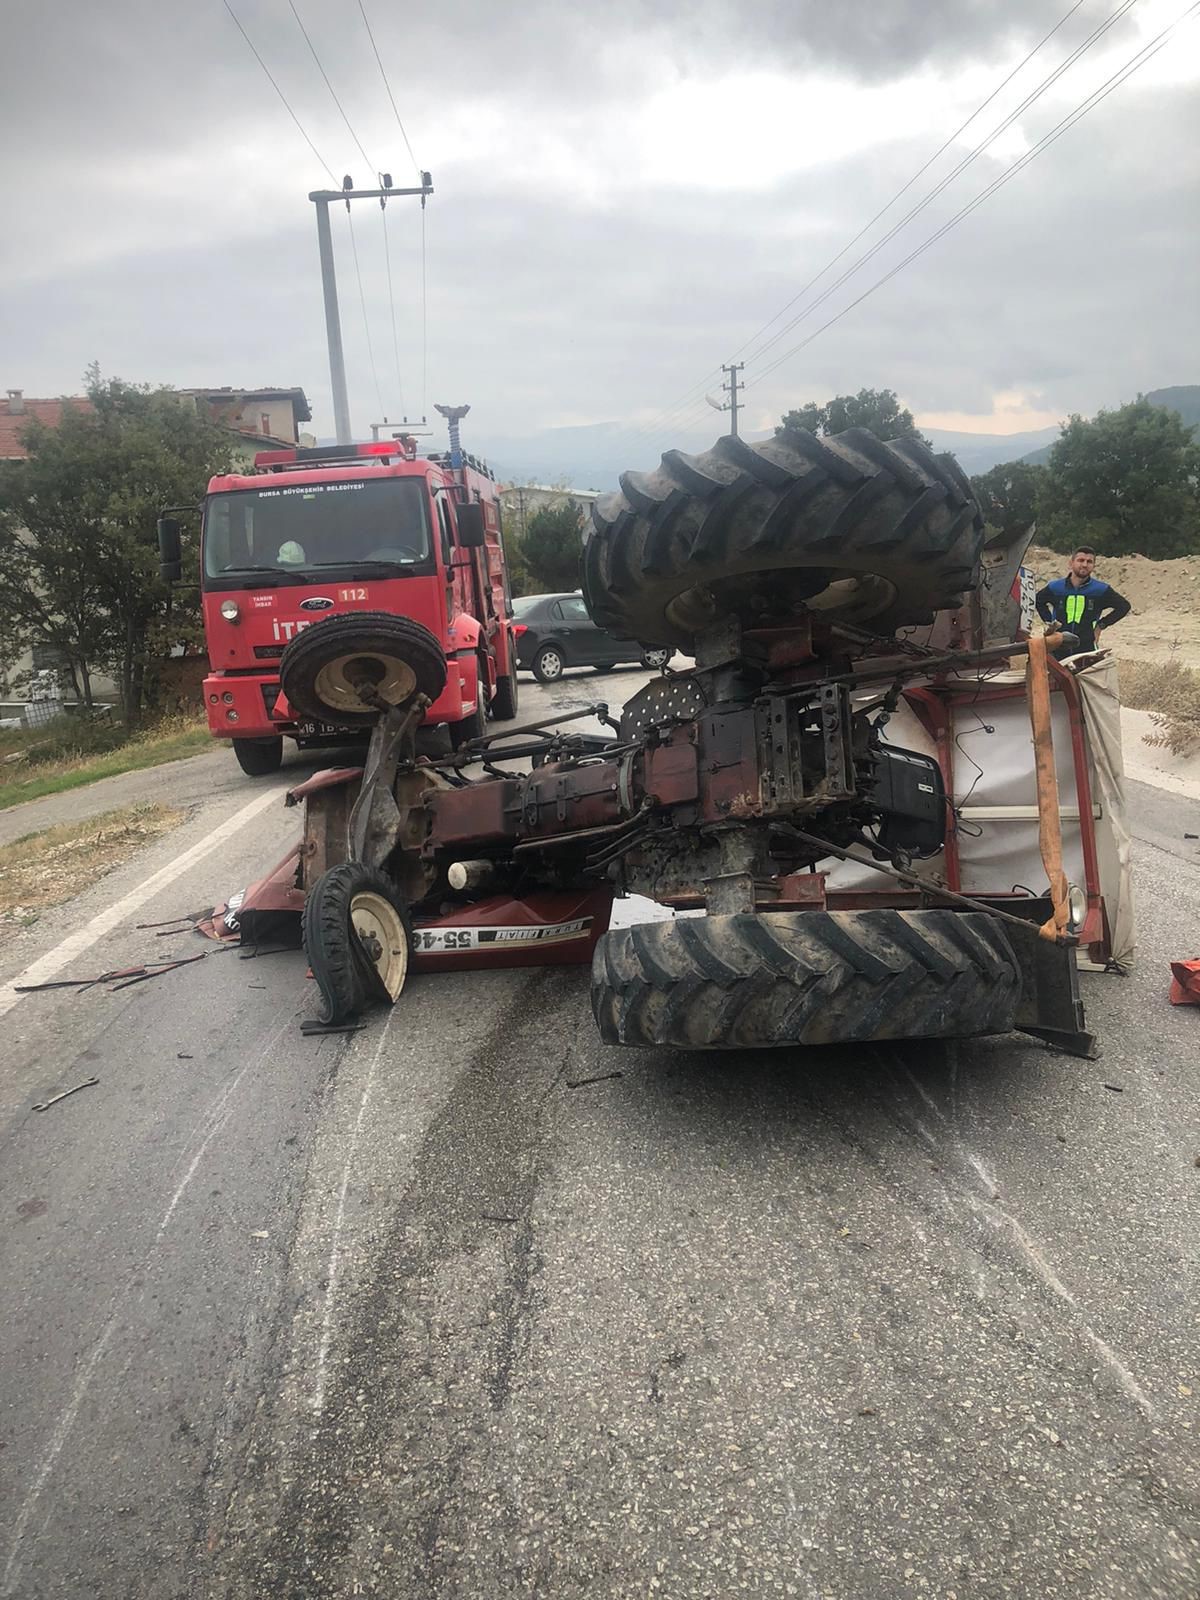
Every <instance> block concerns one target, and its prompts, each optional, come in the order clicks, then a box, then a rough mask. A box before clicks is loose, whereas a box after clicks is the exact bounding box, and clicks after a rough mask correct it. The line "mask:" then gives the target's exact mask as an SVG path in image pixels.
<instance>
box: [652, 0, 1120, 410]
mask: <svg viewBox="0 0 1200 1600" xmlns="http://www.w3.org/2000/svg"><path fill="white" fill-rule="evenodd" d="M1134 3H1135V0H1123V3H1122V5H1121V6H1119V7H1118V9H1117V11H1116V12H1115V13H1114V14H1113V15H1112V16H1111V17H1110V18H1109V19H1108V20H1107V21H1106V22H1105V23H1104V24H1102V25H1100V27H1099V28H1097V29H1095V30H1093V32H1092V34H1090V35H1089V36H1088V38H1087V39H1086V40H1085V41H1084V42H1083V44H1081V45H1079V46H1077V47H1076V49H1075V50H1074V51H1073V52H1072V53H1071V54H1070V55H1069V56H1068V57H1067V58H1066V59H1065V60H1064V62H1063V63H1062V64H1061V65H1060V66H1059V67H1058V68H1057V69H1056V70H1055V72H1054V73H1052V74H1051V75H1050V76H1049V77H1048V78H1046V79H1043V81H1042V83H1041V84H1040V85H1039V86H1038V88H1037V90H1035V91H1033V92H1032V94H1031V95H1029V96H1027V97H1026V99H1025V101H1023V102H1022V104H1021V105H1020V106H1019V107H1018V108H1017V110H1016V111H1015V112H1014V113H1013V114H1012V116H1011V117H1010V118H1009V119H1007V120H1006V121H1005V122H1004V123H1003V124H1001V126H1000V127H998V128H996V129H994V130H993V132H992V133H991V134H990V135H989V136H988V138H987V140H985V141H983V143H982V144H981V145H979V146H977V147H976V149H975V151H973V152H972V153H971V154H970V156H968V157H966V158H964V160H963V161H962V162H960V163H959V165H958V166H957V167H956V168H955V169H954V170H953V171H952V172H951V173H950V174H949V176H948V177H946V178H944V179H943V180H942V181H941V183H940V185H939V186H938V187H937V188H936V189H935V190H933V191H932V192H931V193H930V194H929V195H928V196H926V198H925V200H924V201H923V202H921V203H920V204H919V205H918V206H917V207H914V208H911V209H910V210H909V211H908V212H907V213H906V214H905V216H904V217H902V218H901V219H900V221H899V222H898V223H897V224H895V225H894V226H893V228H892V229H891V230H890V232H889V233H888V234H887V235H886V237H885V238H884V239H882V240H880V241H879V243H878V244H877V245H875V246H874V247H873V249H872V250H871V251H870V252H868V253H867V254H865V255H864V256H863V257H862V258H861V259H860V260H859V261H858V262H857V263H855V265H854V266H853V267H851V268H850V269H848V271H847V272H846V273H845V274H844V275H843V277H842V278H840V279H839V280H838V282H839V283H841V282H844V281H845V278H846V277H849V276H850V275H852V273H853V272H854V271H856V270H857V269H858V267H859V266H861V265H863V264H865V262H866V261H867V260H868V259H870V256H871V255H873V254H875V253H876V252H877V251H878V250H879V249H880V248H882V246H883V245H884V244H886V243H887V242H888V240H889V239H891V238H893V237H894V236H895V234H896V233H897V232H898V231H899V230H900V228H902V227H903V226H904V225H905V224H906V223H907V222H908V221H910V220H911V219H912V217H914V216H915V215H916V214H917V212H918V211H919V210H921V209H923V208H924V206H925V205H927V204H928V203H929V202H930V200H932V199H933V198H935V197H936V195H937V194H939V193H940V192H941V191H942V190H943V189H945V188H946V186H947V185H948V184H949V183H950V182H952V181H953V179H954V178H955V177H957V176H958V175H959V174H960V173H961V172H962V171H964V170H965V168H966V167H967V166H968V165H970V162H971V161H972V160H974V159H975V157H976V156H977V155H978V154H979V153H980V152H981V151H982V150H983V149H985V148H986V147H987V145H988V144H989V143H991V142H992V141H993V140H994V139H996V138H997V137H998V136H999V135H1000V134H1001V133H1002V132H1003V131H1004V130H1005V128H1006V127H1008V126H1009V125H1010V124H1011V122H1012V121H1013V120H1015V118H1016V117H1017V116H1019V115H1020V114H1021V112H1022V111H1023V110H1025V109H1026V108H1027V107H1028V106H1029V105H1030V104H1031V103H1032V102H1033V101H1034V100H1036V99H1037V98H1038V97H1039V95H1040V94H1042V93H1044V92H1045V90H1046V89H1047V88H1048V87H1049V86H1050V83H1052V82H1053V81H1054V80H1055V79H1056V78H1057V77H1060V76H1061V75H1062V73H1063V72H1065V71H1066V70H1067V68H1068V67H1069V66H1071V65H1072V64H1073V63H1074V62H1075V61H1076V60H1078V59H1079V56H1080V55H1081V54H1083V53H1084V51H1085V50H1087V49H1089V48H1090V46H1091V45H1092V44H1093V43H1095V41H1096V39H1097V38H1098V37H1100V36H1101V34H1102V33H1103V32H1105V31H1107V29H1108V28H1110V27H1111V26H1113V24H1114V23H1115V22H1117V21H1118V20H1119V19H1120V17H1121V16H1122V15H1124V13H1125V12H1126V11H1128V10H1129V9H1130V7H1131V6H1132V5H1133V4H1134ZM1080 4H1082V0H1075V3H1074V4H1073V5H1072V6H1071V7H1070V9H1069V10H1068V11H1066V12H1065V13H1064V14H1063V16H1062V17H1060V18H1059V20H1058V21H1057V22H1056V23H1055V25H1054V27H1053V28H1051V29H1050V31H1049V33H1047V34H1045V35H1044V36H1043V38H1042V39H1040V40H1039V41H1038V43H1037V44H1036V45H1035V46H1034V47H1033V49H1032V50H1030V51H1029V52H1028V54H1027V55H1026V56H1024V57H1023V59H1022V60H1021V61H1020V62H1019V63H1018V65H1017V66H1016V67H1014V68H1013V69H1012V71H1011V72H1009V73H1008V75H1007V76H1006V77H1005V78H1004V79H1003V80H1002V81H1001V82H1000V83H998V84H997V85H996V87H995V88H994V89H993V90H992V92H991V93H990V94H989V95H988V96H987V98H986V99H985V100H983V101H981V103H980V104H979V105H978V106H977V107H976V108H975V110H974V111H973V112H972V113H971V115H970V116H969V117H968V118H967V119H966V121H965V122H963V123H962V124H960V126H959V127H958V128H957V129H956V130H955V131H954V133H952V134H951V135H950V137H949V138H948V139H946V140H945V141H944V142H943V143H942V144H941V145H940V146H939V148H938V149H937V150H936V151H935V152H934V153H933V155H932V156H930V157H929V159H928V160H927V161H926V162H925V163H924V164H923V165H922V166H921V167H919V168H918V169H917V171H916V172H915V173H913V175H912V177H911V178H909V179H908V181H907V182H906V183H904V184H903V185H902V186H901V187H900V188H899V189H898V190H897V191H896V193H895V194H893V195H892V197H891V199H890V200H888V201H887V203H886V204H885V205H884V206H882V207H881V208H880V210H878V211H877V212H876V213H875V215H874V216H873V217H872V218H871V219H870V221H869V222H867V223H866V224H865V225H864V226H863V227H862V228H860V229H859V231H858V233H856V234H855V235H854V237H853V238H852V239H850V240H849V241H848V242H847V243H846V244H845V245H844V246H843V247H842V249H841V250H839V251H838V253H837V254H836V255H835V256H834V257H833V258H832V259H831V260H829V261H827V262H826V263H825V265H824V266H823V267H822V268H821V269H820V271H819V272H817V273H816V274H814V276H813V277H812V278H810V279H809V280H808V282H807V283H806V284H805V285H804V286H803V287H802V288H801V289H799V290H798V291H797V293H796V294H795V295H793V296H792V298H791V299H790V300H789V301H788V302H787V304H786V305H785V306H783V307H782V309H781V310H780V311H778V312H776V314H775V315H774V316H773V317H771V318H770V319H769V320H768V321H767V322H766V323H764V324H763V326H762V327H761V328H759V330H758V331H757V333H754V334H752V335H751V337H750V338H749V339H747V340H746V341H745V343H743V344H742V345H740V346H739V347H738V349H737V350H735V351H734V356H735V357H736V356H739V355H741V354H742V353H743V351H746V350H748V349H749V348H750V346H751V345H753V344H755V343H756V342H757V341H758V340H759V339H760V338H761V337H762V335H763V334H764V333H765V332H766V331H767V329H768V328H770V327H772V326H773V324H774V323H776V322H778V320H779V318H780V317H781V316H783V315H784V314H785V313H786V312H787V311H788V310H789V309H790V308H791V307H792V306H793V305H795V303H796V301H797V300H799V299H800V298H802V296H803V295H805V294H807V292H808V290H809V289H811V288H812V287H813V286H814V285H815V284H816V283H818V282H819V281H820V279H821V278H823V277H824V276H825V274H826V273H827V272H828V271H829V270H830V268H831V267H833V266H836V264H837V263H838V262H839V261H840V260H841V259H842V257H843V256H845V255H846V253H847V252H848V251H849V250H851V249H852V248H853V247H854V245H855V244H857V243H858V241H859V240H860V239H862V238H863V236H864V235H865V234H867V233H869V232H870V230H871V228H873V227H874V225H875V223H876V222H878V221H879V219H880V218H881V217H883V216H884V215H885V214H886V213H887V212H888V211H889V210H890V209H891V208H892V206H894V205H895V203H896V201H897V200H899V199H900V197H901V195H903V194H905V193H907V191H908V190H909V189H911V188H912V186H913V184H914V183H916V182H917V180H918V179H919V178H921V177H922V176H923V175H924V173H926V172H927V171H928V170H929V168H930V167H931V166H932V165H933V164H934V162H936V161H937V160H938V158H939V157H940V156H941V155H943V154H944V153H945V151H946V150H947V149H949V147H950V146H951V145H952V144H953V143H954V141H955V140H956V139H957V138H958V137H959V136H960V135H961V134H962V133H963V132H964V130H965V129H966V128H968V127H969V126H970V124H971V123H972V122H974V121H975V119H976V118H977V117H978V116H979V115H980V114H981V113H982V112H983V111H984V110H986V108H987V107H988V106H989V105H990V104H991V102H992V101H993V100H994V99H995V98H996V96H997V95H998V94H999V93H1000V92H1001V91H1002V90H1003V89H1004V88H1006V87H1007V85H1008V84H1009V83H1011V82H1012V80H1013V79H1014V78H1015V77H1016V76H1017V75H1018V74H1019V73H1020V72H1021V71H1022V70H1023V69H1024V68H1025V67H1026V66H1028V64H1029V62H1030V61H1032V60H1033V58H1034V56H1036V55H1037V53H1038V52H1039V51H1040V50H1041V49H1042V47H1043V46H1044V45H1045V44H1047V43H1048V42H1049V40H1050V39H1052V38H1053V37H1054V35H1055V34H1056V33H1057V32H1058V31H1059V29H1060V28H1062V26H1063V25H1064V24H1065V23H1066V22H1067V21H1069V20H1070V18H1071V17H1072V16H1073V15H1074V14H1075V12H1076V11H1077V10H1078V9H1079V6H1080ZM837 287H838V284H834V285H833V286H832V287H831V289H830V291H828V292H832V289H835V288H837ZM822 298H824V297H822ZM815 303H816V304H819V303H820V301H819V300H818V301H817V302H815ZM808 309H811V307H810V308H808ZM797 320H799V319H798V318H794V319H793V320H792V321H791V322H790V323H789V324H788V325H787V326H786V327H785V328H783V329H781V330H780V332H779V333H778V334H777V335H776V336H775V337H774V338H772V339H771V340H770V341H768V343H767V344H766V345H764V346H763V347H762V348H761V349H759V350H757V351H756V352H754V354H753V355H752V357H751V359H752V360H758V359H760V358H761V356H762V355H763V354H764V353H765V351H766V350H767V349H768V348H770V346H771V345H772V344H774V343H775V342H776V341H777V339H779V338H782V337H784V336H785V335H786V333H787V332H788V331H789V329H790V328H792V327H795V325H796V321H797ZM718 370H719V369H717V368H713V369H712V370H711V371H710V372H709V373H707V374H706V375H705V377H704V378H703V379H702V380H701V382H700V383H699V384H696V385H694V386H693V387H692V388H691V389H689V390H688V391H687V392H686V393H685V394H684V395H683V396H681V397H680V399H679V400H677V401H675V402H674V403H673V404H672V405H670V406H668V407H666V408H665V409H664V411H662V412H660V413H658V415H657V416H655V417H652V418H651V419H650V421H649V422H647V423H643V424H639V425H637V426H636V427H634V428H633V429H631V430H629V431H630V433H631V435H632V437H635V438H636V437H638V436H640V435H645V436H648V437H652V436H653V435H654V434H655V433H656V432H660V431H661V430H662V429H663V428H664V427H665V426H666V425H667V424H669V423H671V422H672V420H673V419H675V418H677V417H679V416H686V415H688V414H689V413H692V412H695V411H697V410H698V405H697V401H698V397H699V396H700V395H701V394H702V392H703V390H704V388H705V387H706V385H707V384H708V382H709V380H710V379H711V378H713V377H715V376H716V373H717V371H718Z"/></svg>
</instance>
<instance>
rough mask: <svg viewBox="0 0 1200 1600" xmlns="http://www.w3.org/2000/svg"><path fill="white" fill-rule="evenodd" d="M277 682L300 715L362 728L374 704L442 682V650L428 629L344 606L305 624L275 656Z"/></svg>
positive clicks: (396, 701)
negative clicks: (341, 610) (336, 613)
mask: <svg viewBox="0 0 1200 1600" xmlns="http://www.w3.org/2000/svg"><path fill="white" fill-rule="evenodd" d="M279 682H280V686H281V688H282V689H283V692H284V694H285V695H286V696H287V699H288V704H289V705H290V706H291V708H292V710H293V711H294V712H295V713H296V715H297V716H300V717H311V718H312V719H313V720H314V721H315V722H332V723H335V724H336V725H337V726H338V727H342V728H363V727H369V726H370V725H371V724H372V723H373V722H374V721H375V720H376V718H377V717H378V716H379V709H380V705H381V704H382V705H384V706H403V705H407V704H408V702H409V701H410V700H411V699H412V698H413V697H414V695H418V694H423V695H427V696H428V697H429V699H430V700H436V699H437V697H438V695H440V694H441V692H442V690H443V689H444V688H445V687H446V652H445V651H444V650H443V649H442V646H441V645H440V644H439V643H438V641H437V639H436V638H435V637H434V636H433V634H432V633H430V631H429V629H428V628H426V627H424V626H423V625H422V624H421V623H419V622H414V621H413V619H412V618H411V617H397V616H393V615H392V614H391V613H390V612H387V611H352V612H344V613H343V614H342V615H341V616H337V617H326V618H325V619H324V620H323V621H321V622H314V623H313V624H312V625H311V627H308V628H305V629H304V630H303V631H302V632H300V633H298V634H297V635H296V637H295V638H294V639H293V640H292V641H291V642H290V644H288V645H287V646H286V647H285V649H284V652H283V655H282V656H281V657H280V659H279Z"/></svg>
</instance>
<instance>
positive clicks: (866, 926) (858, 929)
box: [592, 910, 1021, 1050]
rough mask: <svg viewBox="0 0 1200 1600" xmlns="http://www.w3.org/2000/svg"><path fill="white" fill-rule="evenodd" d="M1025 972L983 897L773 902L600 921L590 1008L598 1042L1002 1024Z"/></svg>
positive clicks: (705, 1045) (917, 1032)
mask: <svg viewBox="0 0 1200 1600" xmlns="http://www.w3.org/2000/svg"><path fill="white" fill-rule="evenodd" d="M1020 992H1021V979H1020V974H1019V971H1018V968H1017V963H1016V959H1015V957H1014V955H1013V952H1012V948H1011V946H1010V945H1009V942H1008V938H1007V936H1006V935H1005V932H1004V927H1003V924H1002V923H1000V922H998V921H997V920H996V918H994V917H989V916H988V915H987V913H986V912H982V911H945V910H934V911H891V910H880V911H801V912H788V911H773V912H768V913H766V914H765V915H757V914H756V915H735V916H711V917H709V916H706V917H680V918H678V919H676V920H675V921H672V922H649V923H644V924H642V925H641V926H639V927H634V928H620V929H614V930H613V931H611V932H609V933H606V934H604V936H603V937H602V938H601V939H600V941H599V943H598V944H597V946H596V954H595V957H594V960H593V964H592V1011H593V1012H594V1014H595V1017H596V1021H597V1023H598V1025H599V1028H600V1034H601V1037H602V1038H603V1039H604V1042H605V1043H606V1044H625V1045H642V1046H662V1045H668V1046H674V1047H675V1048H677V1049H681V1050H722V1049H746V1048H755V1047H761V1046H776V1047H780V1046H783V1045H826V1044H837V1043H842V1042H844V1041H849V1040H863V1041H865V1040H878V1039H966V1038H972V1037H975V1036H977V1035H982V1034H992V1033H1007V1032H1008V1031H1009V1030H1010V1029H1011V1028H1012V1025H1013V1017H1014V1013H1015V1010H1016V1006H1017V1002H1018V1000H1019V998H1020Z"/></svg>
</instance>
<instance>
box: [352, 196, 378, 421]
mask: <svg viewBox="0 0 1200 1600" xmlns="http://www.w3.org/2000/svg"><path fill="white" fill-rule="evenodd" d="M346 222H347V224H348V225H349V228H350V249H351V252H352V253H353V256H354V276H355V278H356V279H357V280H358V303H359V305H360V306H361V307H362V319H363V334H364V335H365V337H366V341H367V356H368V358H369V359H370V362H371V378H372V380H373V381H374V384H375V398H376V400H378V402H379V415H380V416H381V417H382V416H383V415H384V409H383V395H382V394H381V393H380V390H379V372H378V370H377V368H376V366H375V346H374V344H373V343H372V340H371V324H370V322H369V321H368V320H367V297H366V295H365V294H364V293H363V281H362V270H361V268H360V267H359V265H358V242H357V240H356V239H355V237H354V218H353V216H352V215H351V212H350V207H349V206H347V207H346Z"/></svg>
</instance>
